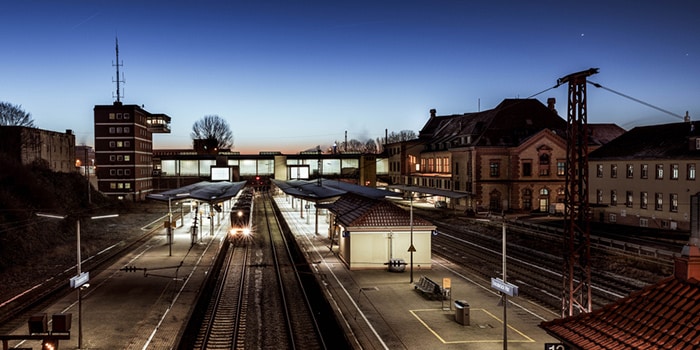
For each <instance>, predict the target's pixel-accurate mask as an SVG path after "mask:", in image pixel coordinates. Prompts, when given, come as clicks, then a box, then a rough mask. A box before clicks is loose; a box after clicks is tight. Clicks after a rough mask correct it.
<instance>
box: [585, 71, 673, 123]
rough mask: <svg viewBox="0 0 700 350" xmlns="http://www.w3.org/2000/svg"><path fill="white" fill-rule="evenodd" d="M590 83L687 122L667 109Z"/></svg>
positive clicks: (594, 84)
mask: <svg viewBox="0 0 700 350" xmlns="http://www.w3.org/2000/svg"><path fill="white" fill-rule="evenodd" d="M588 83H590V84H591V85H593V86H595V87H597V88H600V89H603V90H606V91H609V92H612V93H613V94H615V95H618V96H622V97H624V98H627V99H630V100H632V101H634V102H637V103H640V104H643V105H645V106H647V107H649V108H653V109H655V110H657V111H659V112H663V113H666V114H668V115H670V116H673V117H676V118H678V119H680V120H685V118H684V117H683V116H681V115H678V114H676V113H673V112H671V111H667V110H665V109H663V108H660V107H657V106H654V105H652V104H651V103H648V102H644V101H642V100H640V99H637V98H634V97H632V96H629V95H625V94H623V93H621V92H619V91H615V90H613V89H610V88H608V87H605V86H603V85H601V84H598V83H596V82H592V81H590V80H588Z"/></svg>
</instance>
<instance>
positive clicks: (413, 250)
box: [408, 192, 416, 283]
mask: <svg viewBox="0 0 700 350" xmlns="http://www.w3.org/2000/svg"><path fill="white" fill-rule="evenodd" d="M410 198H411V211H410V212H411V214H410V216H409V223H410V225H411V246H409V247H408V251H409V252H410V253H411V281H410V282H409V283H413V252H415V251H416V247H414V246H413V192H411V197H410Z"/></svg>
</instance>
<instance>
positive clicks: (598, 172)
mask: <svg viewBox="0 0 700 350" xmlns="http://www.w3.org/2000/svg"><path fill="white" fill-rule="evenodd" d="M595 176H596V177H603V164H598V165H597V166H596V172H595Z"/></svg>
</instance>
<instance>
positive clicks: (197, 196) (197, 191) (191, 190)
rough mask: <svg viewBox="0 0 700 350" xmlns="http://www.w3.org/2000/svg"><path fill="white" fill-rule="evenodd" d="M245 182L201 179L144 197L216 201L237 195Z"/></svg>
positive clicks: (161, 199) (167, 199) (163, 199)
mask: <svg viewBox="0 0 700 350" xmlns="http://www.w3.org/2000/svg"><path fill="white" fill-rule="evenodd" d="M245 184H246V181H239V182H229V181H217V182H211V181H201V182H197V183H194V184H191V185H187V186H183V187H180V188H175V189H172V190H167V191H165V192H161V193H153V194H149V195H147V196H146V198H147V199H153V200H157V201H165V202H167V201H169V200H171V201H172V200H183V199H194V200H198V201H201V202H207V203H218V202H222V201H225V200H228V199H231V198H233V197H235V196H236V195H238V192H240V190H241V189H242V188H243V187H244V186H245Z"/></svg>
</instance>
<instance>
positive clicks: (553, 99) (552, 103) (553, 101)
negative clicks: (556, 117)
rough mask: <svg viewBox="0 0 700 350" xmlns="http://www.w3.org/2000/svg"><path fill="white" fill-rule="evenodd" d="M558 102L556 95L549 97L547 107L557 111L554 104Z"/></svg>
mask: <svg viewBox="0 0 700 350" xmlns="http://www.w3.org/2000/svg"><path fill="white" fill-rule="evenodd" d="M556 103H557V99H556V98H554V97H550V98H548V99H547V108H549V109H551V110H552V111H553V112H554V113H556V112H557V109H556V108H554V105H555V104H556Z"/></svg>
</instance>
